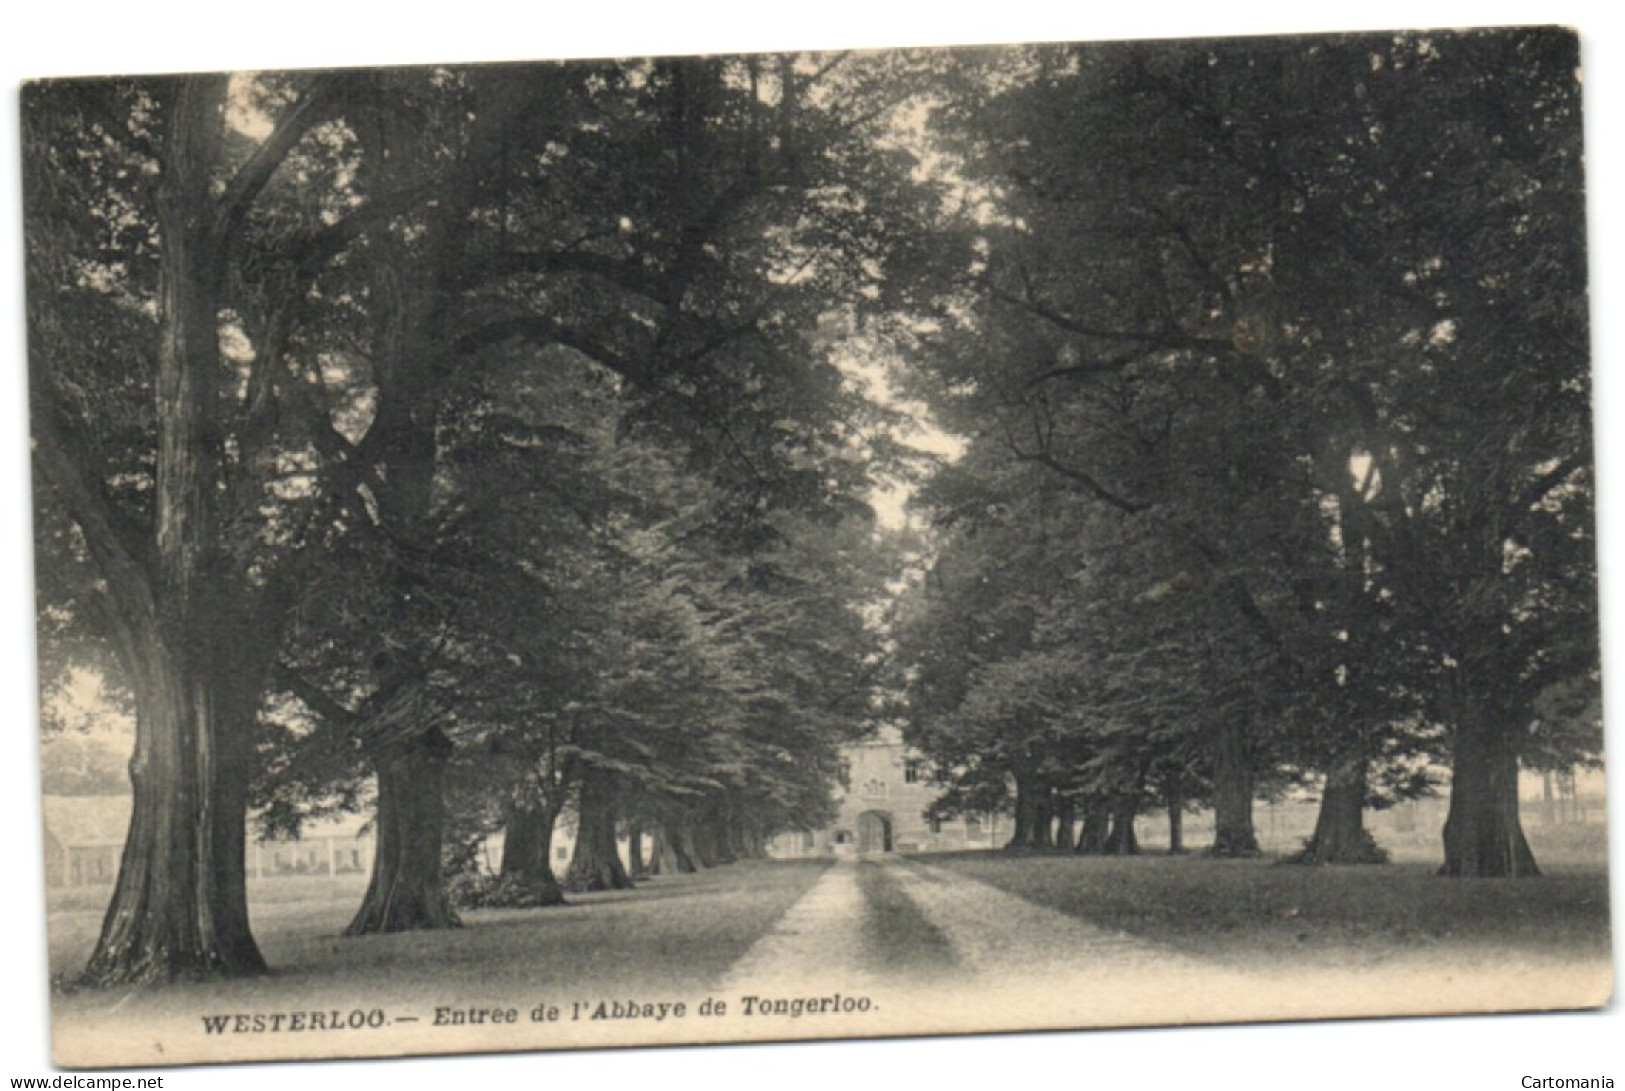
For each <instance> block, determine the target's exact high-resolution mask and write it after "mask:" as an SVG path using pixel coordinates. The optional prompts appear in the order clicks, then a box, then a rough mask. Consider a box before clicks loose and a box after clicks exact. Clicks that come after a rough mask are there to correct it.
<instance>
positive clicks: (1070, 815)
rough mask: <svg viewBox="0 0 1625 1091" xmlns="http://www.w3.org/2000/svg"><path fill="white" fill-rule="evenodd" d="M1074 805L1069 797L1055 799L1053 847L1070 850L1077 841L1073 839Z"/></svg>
mask: <svg viewBox="0 0 1625 1091" xmlns="http://www.w3.org/2000/svg"><path fill="white" fill-rule="evenodd" d="M1076 818H1077V814H1076V807H1075V805H1074V804H1073V802H1072V800H1070V799H1057V800H1056V801H1055V847H1056V848H1058V849H1065V850H1066V851H1067V852H1071V851H1072V850H1073V849H1074V848H1075V847H1076V846H1077V842H1076V841H1075V840H1074V839H1073V832H1074V831H1073V825H1074V824H1075V822H1076Z"/></svg>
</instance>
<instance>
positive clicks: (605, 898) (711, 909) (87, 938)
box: [50, 860, 828, 1012]
mask: <svg viewBox="0 0 1625 1091" xmlns="http://www.w3.org/2000/svg"><path fill="white" fill-rule="evenodd" d="M826 866H828V865H827V861H819V860H808V861H784V862H780V861H753V862H748V863H740V864H736V865H733V866H731V867H724V868H715V869H712V870H709V871H705V872H702V873H700V874H697V875H675V876H667V877H662V878H658V879H654V880H651V881H649V882H647V883H641V884H639V886H638V888H637V889H636V890H630V891H615V892H607V893H599V894H579V895H573V896H572V897H571V899H570V904H569V905H565V906H555V907H551V908H547V909H482V910H474V911H468V912H464V913H463V914H462V918H463V925H464V926H463V927H462V928H459V929H456V930H453V931H449V932H407V933H400V934H395V935H386V936H365V937H361V938H357V939H345V938H342V936H341V935H340V933H341V932H342V931H343V929H344V926H345V925H346V924H347V923H348V921H349V918H350V916H351V914H353V913H354V912H355V907H356V904H357V902H358V900H359V898H360V895H361V889H362V886H364V883H361V884H353V885H355V889H354V890H353V891H351V890H349V889H347V887H346V886H345V885H344V884H342V883H341V884H340V885H338V886H333V885H331V884H330V883H329V884H328V885H322V884H321V882H320V881H318V880H313V882H315V883H316V884H317V885H316V886H315V887H312V888H311V889H310V890H306V891H305V892H304V893H305V895H306V896H305V897H304V898H303V899H301V900H289V899H288V898H287V897H286V895H287V894H288V893H290V891H291V888H278V889H276V890H274V891H272V892H271V893H270V894H266V893H265V892H258V893H259V894H260V895H261V896H260V897H258V898H255V899H253V900H254V901H255V903H256V904H254V905H253V907H252V911H251V912H252V920H253V925H254V932H255V936H256V938H257V939H258V941H259V944H260V950H261V951H262V952H263V953H264V955H265V957H266V960H267V961H268V962H269V963H270V965H271V967H272V971H271V974H270V976H269V977H266V978H261V979H258V980H248V981H230V982H210V983H206V984H200V985H185V984H182V985H175V986H170V987H168V988H163V989H152V990H144V991H143V995H142V999H141V1001H140V1006H141V1007H142V1008H143V1009H144V1010H147V1011H149V1012H151V1011H155V1010H159V1009H162V1008H164V1007H167V1006H171V1005H172V1006H174V1007H176V1008H177V1009H178V1010H186V1011H192V1010H198V1009H208V1008H211V1007H221V1006H223V1008H224V1009H230V1008H232V1007H233V1006H240V1005H244V1004H251V1005H252V1006H254V1007H256V1008H265V1007H266V1006H267V1005H270V1006H273V1007H274V1006H276V1005H280V1004H289V1003H292V1004H308V1003H310V1002H311V1001H312V998H314V997H321V998H322V1000H321V1002H322V1003H323V1004H334V1005H340V1006H342V1005H346V1004H350V1003H357V1004H361V1003H365V1004H368V1005H371V1004H376V1003H378V1002H379V1001H380V999H381V998H385V997H391V996H397V997H411V998H417V999H419V1000H421V998H423V997H426V996H432V997H435V998H436V1000H437V1002H443V1003H448V1004H456V1003H458V1002H460V1001H462V1000H467V1001H474V1000H478V1001H480V1002H496V1001H499V1000H505V999H507V1000H513V1001H515V1002H522V1001H525V1000H529V1001H530V1002H532V1003H534V1002H536V1001H537V1000H538V999H540V998H541V997H542V995H543V994H547V995H552V996H563V995H574V994H583V993H584V994H591V995H595V996H597V995H602V996H611V995H614V994H615V993H616V992H617V991H622V990H637V991H638V992H639V993H640V994H653V993H658V992H660V991H662V990H665V991H671V992H679V993H682V994H684V995H687V994H690V993H694V992H698V991H702V990H704V989H706V988H709V987H710V985H711V983H712V982H713V981H714V980H716V979H717V978H720V977H721V976H722V975H723V974H724V973H725V972H726V971H727V969H728V968H729V967H730V966H731V965H732V964H733V963H734V961H735V960H737V959H738V958H739V957H740V956H741V955H742V954H744V952H745V950H746V949H747V948H749V947H750V945H751V944H752V943H754V942H755V941H756V939H757V938H758V937H759V936H761V935H762V934H763V933H764V932H766V931H767V930H768V929H769V928H770V927H771V926H772V925H773V923H774V922H775V921H776V920H778V918H779V917H780V916H782V915H783V914H784V912H785V911H786V910H787V909H788V908H789V907H790V906H791V905H792V904H793V903H794V902H795V901H796V900H797V899H799V898H800V897H801V896H802V894H804V893H806V891H807V889H808V888H809V887H810V886H812V884H813V883H814V882H815V881H816V880H817V879H818V876H819V875H820V874H821V873H822V872H823V869H824V868H825V867H826ZM288 881H289V882H297V880H288ZM278 882H281V880H279V881H278ZM50 924H51V930H52V932H51V939H52V956H53V958H52V965H53V969H55V970H56V971H57V972H58V973H62V972H64V971H66V972H68V973H71V972H72V971H73V970H76V969H77V968H78V967H80V966H82V965H83V963H84V961H85V959H86V958H87V957H88V955H89V952H90V947H91V945H92V943H93V942H94V939H95V934H96V930H97V927H98V926H99V924H100V915H99V913H96V912H94V911H88V910H62V911H59V912H55V913H53V914H52V915H51V919H50ZM112 999H114V998H112V997H111V996H110V994H109V993H105V992H103V993H98V992H73V991H71V990H70V991H69V992H68V993H67V995H63V996H59V997H58V998H57V1000H58V1003H59V1004H60V1005H62V1006H63V1007H64V1008H65V1009H66V1010H72V1009H74V1008H76V1007H80V1006H98V1005H99V1006H103V1007H105V1006H106V1005H107V1004H108V1003H109V1001H110V1000H112Z"/></svg>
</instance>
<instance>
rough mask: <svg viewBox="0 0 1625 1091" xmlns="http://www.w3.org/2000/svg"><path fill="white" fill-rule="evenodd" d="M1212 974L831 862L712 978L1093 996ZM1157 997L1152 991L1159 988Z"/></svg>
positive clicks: (1026, 910) (929, 871)
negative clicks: (1089, 992) (1040, 987)
mask: <svg viewBox="0 0 1625 1091" xmlns="http://www.w3.org/2000/svg"><path fill="white" fill-rule="evenodd" d="M1170 975H1173V976H1175V977H1181V978H1184V977H1194V976H1196V975H1206V976H1207V977H1208V978H1211V975H1212V970H1211V968H1210V967H1207V966H1205V965H1204V964H1201V963H1198V962H1197V961H1196V960H1193V959H1190V958H1187V957H1184V956H1182V955H1179V954H1177V953H1175V952H1173V951H1171V950H1168V949H1167V948H1164V947H1161V946H1158V945H1155V944H1151V943H1147V942H1145V941H1142V940H1137V939H1134V938H1132V937H1130V936H1127V935H1125V934H1123V933H1120V932H1111V931H1107V930H1106V929H1102V928H1098V927H1096V926H1094V925H1091V924H1088V923H1086V922H1084V921H1080V920H1078V919H1077V918H1075V917H1070V916H1067V915H1066V914H1064V913H1060V912H1057V911H1056V910H1053V909H1047V908H1044V907H1042V906H1039V905H1035V904H1033V903H1032V902H1029V901H1026V900H1025V899H1023V898H1019V897H1016V896H1015V895H1013V894H1008V893H1005V892H1004V891H1001V890H998V889H997V888H995V887H992V886H990V885H988V884H986V883H983V882H979V881H977V880H975V879H970V878H966V877H964V876H961V875H957V874H954V873H953V872H950V871H948V870H946V869H943V868H940V867H935V866H932V865H930V864H926V863H922V862H920V861H919V860H916V859H910V860H904V859H901V858H898V857H879V858H873V859H866V860H862V861H855V860H852V859H850V858H848V859H842V860H839V861H838V862H837V863H836V864H835V865H834V866H833V867H831V868H830V869H829V870H828V871H827V872H825V874H824V875H823V877H822V878H821V879H819V881H818V882H817V883H816V884H815V885H814V886H813V888H812V889H811V890H809V891H808V892H807V893H806V894H805V895H804V896H803V897H802V899H801V900H800V901H799V902H797V903H796V904H795V905H794V906H792V907H791V909H790V911H789V912H788V913H786V914H785V915H784V917H783V918H782V919H781V920H780V921H779V922H778V924H777V925H776V926H775V927H774V928H773V929H772V930H771V931H770V932H768V934H766V935H765V936H763V937H762V938H761V939H760V940H758V941H757V942H756V944H755V945H753V946H752V947H751V949H750V950H749V951H748V952H746V954H745V956H744V957H743V958H741V959H740V960H739V961H738V962H737V963H735V964H734V966H733V967H732V968H731V969H730V970H729V972H728V974H727V976H726V977H725V978H724V979H723V981H722V982H721V987H722V988H723V989H724V990H733V991H745V990H748V989H749V988H752V987H757V988H759V987H763V986H766V985H777V987H779V988H781V989H782V988H783V987H784V985H785V983H787V982H793V983H795V984H796V985H797V987H798V988H800V989H804V990H811V991H814V992H816V991H819V990H825V989H844V990H846V991H848V992H852V991H865V990H867V991H871V992H873V991H888V990H889V991H896V990H898V989H904V990H913V989H921V988H927V987H930V988H932V989H934V990H935V991H938V992H940V991H942V990H943V989H947V990H952V989H953V988H955V987H956V986H958V987H965V986H970V985H972V984H974V988H975V989H976V990H977V992H978V993H979V994H982V995H983V996H984V999H985V993H986V991H987V990H990V989H991V990H996V991H998V992H1001V993H1009V994H1012V995H1014V994H1018V993H1029V994H1030V993H1031V992H1032V991H1033V986H1034V984H1035V982H1043V983H1045V987H1046V989H1050V988H1054V987H1055V986H1056V985H1058V984H1059V985H1061V986H1062V987H1063V988H1067V987H1073V986H1076V987H1079V988H1082V987H1088V986H1094V987H1096V988H1098V987H1099V986H1100V985H1102V984H1103V983H1106V982H1110V983H1111V984H1112V985H1113V986H1114V987H1120V986H1122V985H1124V984H1125V983H1133V984H1140V985H1143V983H1144V982H1145V981H1147V980H1149V979H1151V978H1153V977H1161V978H1167V977H1169V976H1170ZM1160 991H1162V990H1159V992H1160Z"/></svg>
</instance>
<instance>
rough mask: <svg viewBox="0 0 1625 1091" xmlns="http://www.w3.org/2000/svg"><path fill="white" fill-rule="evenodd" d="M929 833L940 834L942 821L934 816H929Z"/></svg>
mask: <svg viewBox="0 0 1625 1091" xmlns="http://www.w3.org/2000/svg"><path fill="white" fill-rule="evenodd" d="M931 832H932V833H941V832H942V819H940V818H938V817H936V816H935V815H932V816H931Z"/></svg>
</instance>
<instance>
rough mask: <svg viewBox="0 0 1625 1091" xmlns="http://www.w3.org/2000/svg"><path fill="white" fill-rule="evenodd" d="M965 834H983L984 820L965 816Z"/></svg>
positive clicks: (970, 815) (969, 815)
mask: <svg viewBox="0 0 1625 1091" xmlns="http://www.w3.org/2000/svg"><path fill="white" fill-rule="evenodd" d="M965 832H966V833H972V834H975V833H981V832H982V820H981V819H980V818H978V817H977V816H976V815H973V814H968V815H966V816H965Z"/></svg>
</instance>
